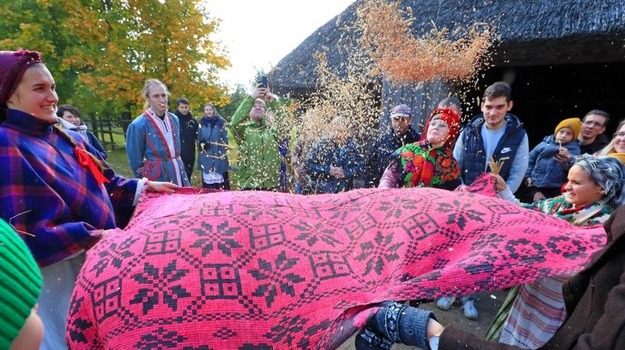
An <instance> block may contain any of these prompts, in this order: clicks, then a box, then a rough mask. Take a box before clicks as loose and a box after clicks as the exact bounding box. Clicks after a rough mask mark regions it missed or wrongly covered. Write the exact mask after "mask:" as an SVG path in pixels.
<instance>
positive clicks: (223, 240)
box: [191, 221, 241, 256]
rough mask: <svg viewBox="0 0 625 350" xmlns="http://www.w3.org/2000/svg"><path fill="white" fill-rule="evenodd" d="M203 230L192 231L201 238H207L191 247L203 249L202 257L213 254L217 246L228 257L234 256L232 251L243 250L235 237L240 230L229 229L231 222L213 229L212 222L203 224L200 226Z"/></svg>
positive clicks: (199, 240)
mask: <svg viewBox="0 0 625 350" xmlns="http://www.w3.org/2000/svg"><path fill="white" fill-rule="evenodd" d="M200 226H201V227H202V229H201V230H200V229H192V230H191V231H193V232H195V234H197V235H198V236H200V237H207V238H204V239H198V240H197V241H196V242H195V243H193V245H192V246H191V247H193V248H198V247H202V256H207V255H208V254H210V253H212V251H213V245H217V248H219V250H220V251H221V252H222V253H224V254H225V255H227V256H232V249H234V248H241V245H240V244H239V242H237V241H236V240H235V239H234V238H233V236H234V235H235V234H236V233H237V232H239V228H238V227H237V228H229V227H228V226H229V222H228V221H225V222H223V223H221V224H219V225H217V227H216V228H213V225H211V222H210V221H205V222H202V224H201V225H200Z"/></svg>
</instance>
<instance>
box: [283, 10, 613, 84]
mask: <svg viewBox="0 0 625 350" xmlns="http://www.w3.org/2000/svg"><path fill="white" fill-rule="evenodd" d="M360 2H361V0H358V1H355V2H354V3H353V4H352V5H350V6H349V7H348V8H347V9H346V10H345V11H344V12H343V13H341V14H340V15H338V16H336V17H335V18H334V19H332V20H330V21H329V22H328V23H326V24H325V25H324V26H322V27H321V28H319V29H317V30H316V31H315V32H314V33H313V34H312V35H311V36H309V37H308V38H307V39H306V40H304V42H302V43H301V44H300V45H299V46H298V47H297V48H296V49H295V50H293V51H292V52H291V53H290V54H288V55H287V56H286V57H284V58H283V59H282V60H281V61H280V62H279V63H278V64H277V65H276V67H275V68H274V70H273V71H272V73H271V74H272V81H273V88H274V90H276V91H278V92H281V93H284V92H294V93H298V92H300V93H301V92H303V91H306V90H309V89H314V88H315V79H316V75H315V68H316V66H317V61H316V60H315V59H314V58H313V55H314V53H315V52H320V51H326V52H327V57H328V62H329V64H330V65H331V66H333V67H340V64H341V63H343V62H345V61H346V57H347V53H348V52H350V51H351V50H356V49H357V44H356V40H355V39H356V38H355V35H354V31H353V30H352V29H351V28H350V27H351V25H352V24H353V22H354V21H355V19H356V8H357V6H358V4H359V3H360ZM401 6H402V8H408V7H411V8H412V11H413V16H414V17H415V19H416V20H415V21H414V23H413V26H412V31H413V33H414V34H415V35H417V36H418V35H420V33H423V32H427V31H430V30H431V29H432V28H433V27H432V24H433V23H434V24H435V25H436V27H437V28H439V29H440V28H443V27H446V28H449V29H451V30H452V31H453V29H454V28H456V27H459V26H460V27H467V26H469V25H472V24H473V23H478V22H487V23H494V24H496V25H497V27H498V33H499V35H500V38H501V42H500V43H499V45H498V46H497V48H496V54H495V55H494V61H493V63H494V65H495V66H499V67H503V66H526V65H552V64H576V63H589V62H593V63H598V62H624V61H625V47H624V45H625V1H623V0H566V1H563V0H549V1H545V0H412V1H410V0H403V1H401ZM339 71H341V70H340V69H339Z"/></svg>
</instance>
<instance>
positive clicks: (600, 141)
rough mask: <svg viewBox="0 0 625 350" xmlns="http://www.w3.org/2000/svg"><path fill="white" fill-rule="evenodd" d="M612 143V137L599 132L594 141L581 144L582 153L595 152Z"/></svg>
mask: <svg viewBox="0 0 625 350" xmlns="http://www.w3.org/2000/svg"><path fill="white" fill-rule="evenodd" d="M608 143H610V139H609V138H608V137H607V136H605V135H604V134H599V135H597V137H596V138H595V140H594V141H593V142H592V143H589V144H587V145H580V146H579V147H580V148H581V151H582V154H595V153H597V152H599V151H601V149H602V148H603V147H605V146H607V145H608Z"/></svg>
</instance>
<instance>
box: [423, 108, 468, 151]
mask: <svg viewBox="0 0 625 350" xmlns="http://www.w3.org/2000/svg"><path fill="white" fill-rule="evenodd" d="M433 119H441V120H444V121H445V123H447V126H448V127H449V136H447V140H446V141H445V146H447V147H450V146H451V145H453V144H454V142H456V138H457V137H458V134H459V133H460V116H458V113H456V112H455V111H454V110H453V109H451V108H436V109H435V110H433V111H432V114H430V117H429V118H428V120H427V122H426V123H425V127H423V132H422V133H421V140H426V139H427V135H428V128H429V126H430V122H431V121H432V120H433Z"/></svg>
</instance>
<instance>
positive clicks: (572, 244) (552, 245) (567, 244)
mask: <svg viewBox="0 0 625 350" xmlns="http://www.w3.org/2000/svg"><path fill="white" fill-rule="evenodd" d="M545 245H546V246H547V248H549V250H551V252H552V253H555V254H560V255H562V256H563V257H564V258H566V259H576V258H579V257H583V256H586V255H587V253H586V250H585V249H584V245H583V244H582V242H581V241H579V240H575V239H573V240H572V239H570V238H569V237H567V236H565V235H562V236H560V237H551V238H550V239H549V240H548V241H547V243H546V244H545ZM566 252H568V253H566Z"/></svg>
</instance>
